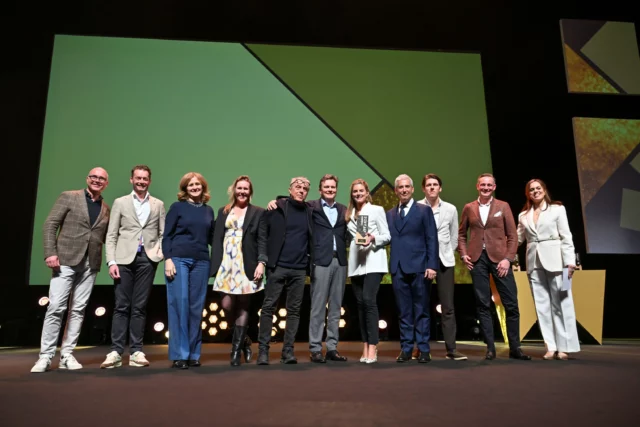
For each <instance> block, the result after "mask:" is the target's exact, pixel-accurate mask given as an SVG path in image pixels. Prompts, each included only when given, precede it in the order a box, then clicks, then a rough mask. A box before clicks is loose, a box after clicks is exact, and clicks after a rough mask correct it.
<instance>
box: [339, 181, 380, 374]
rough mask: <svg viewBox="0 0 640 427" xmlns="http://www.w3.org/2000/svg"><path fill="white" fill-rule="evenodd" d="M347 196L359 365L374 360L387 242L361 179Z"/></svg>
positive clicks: (350, 265) (350, 262)
mask: <svg viewBox="0 0 640 427" xmlns="http://www.w3.org/2000/svg"><path fill="white" fill-rule="evenodd" d="M350 194H351V197H350V200H349V206H348V208H347V213H346V221H347V229H348V230H349V233H350V234H351V237H352V239H351V245H350V246H349V262H348V275H349V277H350V278H351V285H352V288H353V293H354V295H355V297H356V301H357V303H358V317H359V319H360V333H361V335H362V343H363V350H362V357H361V358H360V362H362V363H375V362H377V361H378V349H377V345H378V319H379V316H378V303H377V297H378V289H379V288H380V282H381V281H382V276H383V275H384V274H385V273H387V272H389V267H388V265H387V251H386V250H385V248H384V246H386V245H388V244H389V242H390V241H391V234H390V233H389V226H388V225H387V218H386V214H385V212H384V209H383V208H382V207H381V206H376V205H372V204H371V196H370V195H369V186H368V185H367V182H366V181H365V180H363V179H356V180H355V181H353V182H352V183H351V191H350ZM360 216H363V217H364V216H366V217H367V219H368V231H367V233H366V235H365V242H364V243H363V244H357V243H356V239H355V237H356V231H357V221H358V218H359V217H360Z"/></svg>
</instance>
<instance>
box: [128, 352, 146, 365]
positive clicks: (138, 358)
mask: <svg viewBox="0 0 640 427" xmlns="http://www.w3.org/2000/svg"><path fill="white" fill-rule="evenodd" d="M129 366H135V367H136V368H144V367H145V366H149V361H148V360H147V358H146V357H145V354H144V353H143V352H141V351H136V352H135V353H133V354H132V355H131V356H129Z"/></svg>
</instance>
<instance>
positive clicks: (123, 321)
mask: <svg viewBox="0 0 640 427" xmlns="http://www.w3.org/2000/svg"><path fill="white" fill-rule="evenodd" d="M157 267H158V263H157V262H153V261H151V260H150V259H149V258H147V254H146V253H145V252H144V250H142V251H141V252H138V253H137V254H136V257H135V259H134V260H133V262H132V263H131V264H129V265H121V264H118V269H119V270H120V279H119V280H115V281H114V284H115V297H116V298H115V299H116V301H115V307H114V309H113V321H112V323H111V351H117V352H118V353H119V354H122V353H123V352H124V346H125V344H126V340H127V334H128V335H129V353H130V354H133V353H135V352H136V351H141V350H142V340H143V338H144V328H145V323H146V317H147V301H149V294H150V293H151V287H152V286H153V278H154V277H155V275H156V268H157Z"/></svg>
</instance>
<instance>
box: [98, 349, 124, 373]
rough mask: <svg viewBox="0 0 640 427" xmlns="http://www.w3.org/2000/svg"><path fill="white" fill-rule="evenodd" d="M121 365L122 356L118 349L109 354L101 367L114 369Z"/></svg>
mask: <svg viewBox="0 0 640 427" xmlns="http://www.w3.org/2000/svg"><path fill="white" fill-rule="evenodd" d="M120 366H122V357H121V356H120V355H119V354H118V352H117V351H112V352H111V353H109V354H107V358H106V359H104V362H102V364H101V365H100V369H113V368H119V367H120Z"/></svg>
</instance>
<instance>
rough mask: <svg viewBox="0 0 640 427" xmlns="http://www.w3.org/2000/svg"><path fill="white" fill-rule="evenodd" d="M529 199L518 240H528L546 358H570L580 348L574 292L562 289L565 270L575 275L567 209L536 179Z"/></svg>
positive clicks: (529, 272) (529, 189) (528, 191)
mask: <svg viewBox="0 0 640 427" xmlns="http://www.w3.org/2000/svg"><path fill="white" fill-rule="evenodd" d="M525 195H526V197H527V202H526V203H525V205H524V208H523V209H522V212H520V215H518V243H519V244H521V243H522V242H524V241H525V240H526V241H527V257H526V258H527V275H528V276H529V283H530V284H531V289H532V292H533V299H534V301H535V305H536V313H537V315H538V324H539V325H540V331H541V332H542V338H543V339H544V342H545V345H546V346H547V353H546V354H545V355H544V356H543V359H545V360H549V359H554V358H555V359H559V360H567V359H568V358H569V357H568V355H567V353H576V352H578V351H580V343H579V342H578V330H577V327H576V314H575V309H574V307H573V297H572V295H571V291H570V290H568V291H563V290H562V270H563V268H566V269H568V275H569V277H571V276H572V275H573V272H574V270H575V269H576V266H575V252H574V247H573V241H572V239H571V231H570V230H569V222H568V221H567V212H566V210H565V208H564V206H562V204H561V203H559V202H555V201H552V200H551V198H550V197H549V194H548V193H547V187H546V185H545V184H544V182H542V181H541V180H539V179H532V180H531V181H529V182H528V183H527V185H526V187H525Z"/></svg>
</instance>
